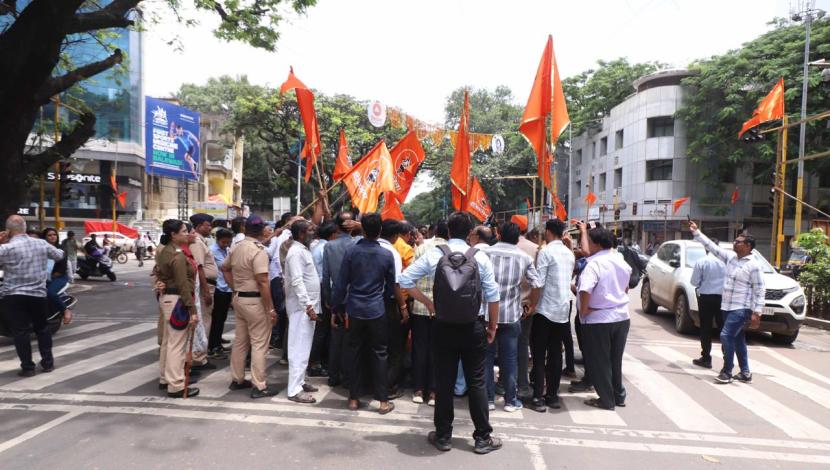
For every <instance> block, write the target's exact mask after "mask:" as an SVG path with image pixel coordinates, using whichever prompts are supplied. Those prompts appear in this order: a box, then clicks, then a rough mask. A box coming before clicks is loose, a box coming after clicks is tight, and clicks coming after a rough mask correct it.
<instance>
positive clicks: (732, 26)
mask: <svg viewBox="0 0 830 470" xmlns="http://www.w3.org/2000/svg"><path fill="white" fill-rule="evenodd" d="M790 3H791V2H789V1H787V0H725V1H724V0H719V1H715V0H604V1H598V0H595V1H590V0H581V1H568V2H566V1H550V0H549V1H529V0H510V1H496V0H476V1H473V0H467V1H464V0H420V1H403V0H319V2H318V4H317V5H316V6H314V7H312V8H310V9H309V10H308V12H307V14H306V15H296V14H292V15H289V18H288V21H287V22H285V23H283V24H282V26H281V28H280V33H281V35H282V36H281V39H280V41H279V43H278V45H277V50H276V51H275V52H266V51H262V50H257V49H254V48H252V47H250V46H247V45H244V44H241V43H227V42H223V41H220V40H218V39H215V38H214V37H213V35H212V33H211V30H212V28H213V26H214V25H215V24H217V22H218V20H217V19H216V18H215V17H214V16H213V15H210V14H200V15H197V18H198V19H199V20H200V25H199V26H195V27H190V28H186V27H183V26H182V25H181V24H179V23H177V22H175V20H174V19H173V18H167V19H166V20H165V21H163V22H162V23H161V24H159V25H157V26H155V27H153V29H151V31H150V34H146V35H145V38H144V47H145V77H144V78H145V82H144V83H145V93H146V94H147V95H149V96H157V97H162V96H170V95H171V94H172V93H174V92H175V91H176V90H178V88H179V86H180V85H181V84H182V83H196V84H203V83H205V82H206V81H207V79H208V78H210V77H216V76H220V75H231V76H241V75H247V76H248V78H249V80H250V81H252V82H253V83H257V84H261V85H270V86H273V87H278V86H279V85H280V83H282V81H284V80H285V77H286V76H287V74H288V68H289V66H292V65H293V67H294V71H295V73H296V75H297V77H298V78H300V79H301V80H302V81H303V82H304V83H305V84H307V85H308V86H310V87H312V88H315V89H317V90H320V91H322V92H324V93H326V94H334V93H342V94H348V95H351V96H353V97H355V98H357V99H359V100H367V101H368V100H379V101H381V102H382V103H384V104H386V105H387V106H393V107H398V108H400V109H402V110H403V111H404V112H406V113H407V114H410V115H413V116H415V117H417V118H419V119H421V120H424V121H428V122H434V123H441V122H443V121H444V104H445V101H446V98H447V97H448V96H449V94H450V93H451V92H452V90H454V89H456V88H458V87H462V86H470V87H474V88H488V89H492V88H495V87H496V86H498V85H506V86H508V87H509V88H510V89H511V90H513V94H514V100H515V102H516V103H517V104H522V105H523V104H524V103H525V102H526V100H527V96H528V94H529V92H530V87H531V85H532V82H533V78H534V76H535V73H536V68H537V66H538V63H539V59H540V57H541V54H542V49H543V48H544V45H545V41H546V40H547V36H548V34H551V35H553V41H554V52H555V55H556V60H557V63H558V66H559V70H560V75H561V76H562V77H563V78H564V77H567V76H570V75H575V74H577V73H580V72H582V71H583V70H586V69H589V68H592V67H594V66H595V64H596V61H597V60H603V59H605V60H610V59H614V58H617V57H625V58H627V59H628V60H629V61H630V62H632V63H634V62H643V61H660V62H663V63H667V64H669V65H671V66H675V67H683V66H686V65H687V64H688V63H689V62H691V61H693V60H695V59H699V58H705V57H709V56H712V55H717V54H722V53H724V52H726V51H728V50H730V49H735V48H738V47H740V46H741V44H743V43H744V42H747V41H749V40H752V39H753V38H755V37H757V36H759V35H761V34H763V33H764V32H765V31H767V30H768V29H769V26H768V25H767V23H768V22H769V21H770V20H772V19H773V18H775V17H786V16H789V15H788V12H789V9H790ZM792 3H795V2H792ZM816 7H818V8H822V9H824V10H827V11H830V0H817V2H816ZM174 36H177V37H178V38H179V40H180V42H181V45H182V50H181V51H175V50H173V49H172V48H171V46H169V45H168V44H167V43H166V41H167V40H169V39H171V38H173V37H174ZM517 126H518V123H517ZM413 193H416V191H415V190H413ZM411 196H412V195H411Z"/></svg>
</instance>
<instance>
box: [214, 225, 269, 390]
mask: <svg viewBox="0 0 830 470" xmlns="http://www.w3.org/2000/svg"><path fill="white" fill-rule="evenodd" d="M264 229H265V221H263V220H262V218H261V217H259V216H256V215H254V216H251V217H249V218H248V220H247V221H246V223H245V238H244V239H243V240H242V241H240V242H239V243H237V244H236V245H234V246H233V247H232V248H231V252H230V254H229V255H228V257H227V258H226V259H225V261H224V262H223V263H222V272H223V273H224V275H225V280H226V281H227V283H228V285H229V286H230V288H231V289H233V291H234V293H233V310H234V314H235V315H236V337H235V338H234V340H233V348H232V349H231V378H232V382H231V384H230V387H229V388H230V389H231V390H242V389H246V388H251V387H253V390H251V398H262V397H270V396H274V395H276V394H277V390H276V389H273V388H269V387H268V386H267V384H266V383H265V369H266V367H265V356H266V355H267V354H268V342H269V341H270V340H271V325H274V324H276V322H277V311H276V310H275V309H274V305H273V303H272V301H271V289H270V283H269V281H268V254H267V253H266V252H265V247H264V246H263V245H262V244H261V243H260V242H261V241H262V236H263V233H262V232H263V230H264ZM249 350H250V351H251V380H246V379H245V357H246V356H247V355H248V351H249Z"/></svg>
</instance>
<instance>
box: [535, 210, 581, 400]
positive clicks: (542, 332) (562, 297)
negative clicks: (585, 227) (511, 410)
mask: <svg viewBox="0 0 830 470" xmlns="http://www.w3.org/2000/svg"><path fill="white" fill-rule="evenodd" d="M565 228H566V225H565V222H563V221H561V220H559V219H552V220H548V221H547V222H546V223H545V241H547V245H545V247H544V248H543V249H542V250H541V251H540V252H539V255H538V256H537V258H536V270H537V271H538V273H539V283H540V284H541V285H542V296H541V299H540V301H539V303H538V304H537V305H536V314H535V315H533V327H532V329H531V337H530V346H531V350H532V351H533V357H534V362H536V366H535V367H534V368H533V378H534V381H533V400H532V401H531V405H530V408H531V409H532V410H534V411H538V412H540V413H544V412H545V411H546V410H547V408H546V407H547V406H549V407H551V408H560V405H559V382H560V380H561V378H562V345H563V344H564V342H565V336H566V335H568V336H569V335H570V334H571V328H570V314H571V278H572V277H573V272H574V263H575V258H574V254H573V251H571V249H570V248H568V247H567V246H565V244H564V243H563V242H562V237H563V235H564V233H565ZM546 357H547V361H546V362H545V358H546ZM545 382H547V393H546V395H545V397H544V398H543V396H542V394H543V393H544V391H545Z"/></svg>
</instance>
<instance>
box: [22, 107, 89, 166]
mask: <svg viewBox="0 0 830 470" xmlns="http://www.w3.org/2000/svg"><path fill="white" fill-rule="evenodd" d="M95 121H96V118H95V115H94V114H92V113H89V112H88V113H84V114H81V117H80V118H79V119H78V122H77V123H76V124H75V127H74V128H73V129H72V131H71V132H70V133H68V134H67V133H63V134H62V135H61V140H60V141H59V142H57V143H55V144H54V145H52V146H51V147H49V148H47V149H46V150H44V151H42V152H40V153H38V154H35V155H30V156H28V157H26V162H25V165H26V168H25V170H26V171H25V174H29V175H33V174H40V173H43V172H44V171H46V170H48V169H49V167H50V166H52V165H54V164H55V162H57V161H58V160H61V159H64V158H69V157H70V156H72V154H74V153H75V151H76V150H78V149H79V148H80V147H81V146H82V145H84V144H85V143H86V141H88V140H89V139H90V138H91V137H92V136H93V135H95Z"/></svg>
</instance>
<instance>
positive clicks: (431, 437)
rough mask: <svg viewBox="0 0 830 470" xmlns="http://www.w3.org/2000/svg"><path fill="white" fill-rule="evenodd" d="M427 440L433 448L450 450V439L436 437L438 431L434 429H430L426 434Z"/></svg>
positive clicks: (443, 450) (444, 450)
mask: <svg viewBox="0 0 830 470" xmlns="http://www.w3.org/2000/svg"><path fill="white" fill-rule="evenodd" d="M427 440H428V441H429V443H430V444H432V445H434V446H435V448H436V449H438V450H440V451H441V452H446V451H448V450H452V439H450V438H440V437H438V433H436V432H435V431H430V432H429V434H427Z"/></svg>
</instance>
